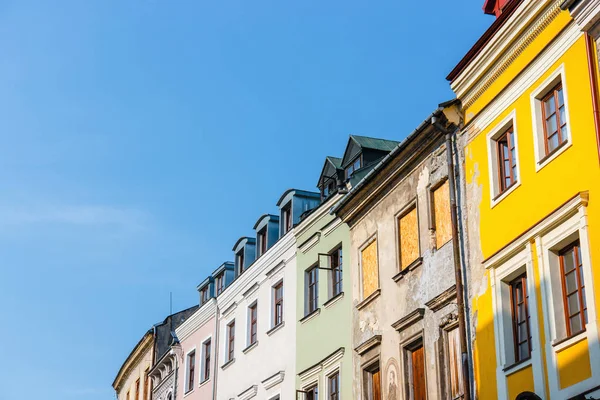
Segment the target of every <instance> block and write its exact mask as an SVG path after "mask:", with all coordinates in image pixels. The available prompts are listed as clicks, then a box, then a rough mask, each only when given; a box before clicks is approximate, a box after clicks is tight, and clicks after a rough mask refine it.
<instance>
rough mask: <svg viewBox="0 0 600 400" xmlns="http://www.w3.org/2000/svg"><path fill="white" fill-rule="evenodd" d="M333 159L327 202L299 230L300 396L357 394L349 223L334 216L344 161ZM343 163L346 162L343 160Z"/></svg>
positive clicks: (325, 183) (324, 187)
mask: <svg viewBox="0 0 600 400" xmlns="http://www.w3.org/2000/svg"><path fill="white" fill-rule="evenodd" d="M336 160H340V159H334V158H332V157H328V158H327V161H326V164H325V167H324V169H323V174H322V176H321V179H320V186H319V188H320V189H321V193H323V194H324V198H323V203H322V204H321V205H320V206H319V207H318V208H316V209H315V210H314V211H313V212H312V213H311V214H310V215H308V216H307V217H306V218H305V219H304V220H303V221H302V223H301V224H300V225H299V226H298V227H297V228H296V229H295V232H294V233H295V235H296V242H297V250H296V252H297V256H296V279H295V280H296V293H297V296H296V302H295V307H296V315H297V317H298V320H299V322H298V328H297V333H296V343H295V345H296V370H297V371H298V373H297V376H296V389H297V390H298V391H299V392H298V396H297V398H298V399H300V398H306V399H313V400H314V399H316V398H318V397H319V396H320V397H321V398H325V399H330V400H339V399H341V398H346V399H351V398H352V330H351V329H350V326H351V325H352V296H351V295H350V288H351V282H352V280H351V274H350V269H349V268H346V267H345V265H346V264H347V263H349V261H350V260H349V255H350V254H349V253H350V252H349V249H350V243H349V239H350V234H349V230H348V226H347V225H346V224H345V223H343V222H342V221H341V220H340V219H339V218H337V217H335V216H334V215H331V214H330V212H329V211H330V208H331V207H332V206H333V204H335V202H336V201H338V200H339V198H340V197H341V196H342V195H341V194H339V193H338V188H339V182H341V181H340V180H339V179H336V175H338V172H339V171H340V168H339V162H336ZM340 161H341V160H340Z"/></svg>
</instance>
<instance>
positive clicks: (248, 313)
mask: <svg viewBox="0 0 600 400" xmlns="http://www.w3.org/2000/svg"><path fill="white" fill-rule="evenodd" d="M252 307H256V342H254V343H252V342H251V337H252V324H251V323H252V312H251V308H252ZM255 344H258V300H257V299H254V300H252V301H251V302H250V304H248V307H246V348H248V347H250V346H253V345H255Z"/></svg>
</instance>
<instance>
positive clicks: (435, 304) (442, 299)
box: [425, 285, 456, 312]
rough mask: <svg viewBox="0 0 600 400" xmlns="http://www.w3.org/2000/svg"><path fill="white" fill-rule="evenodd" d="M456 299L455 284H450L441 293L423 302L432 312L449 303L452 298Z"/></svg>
mask: <svg viewBox="0 0 600 400" xmlns="http://www.w3.org/2000/svg"><path fill="white" fill-rule="evenodd" d="M454 299H456V285H452V286H451V287H449V288H448V289H446V290H444V291H443V292H442V293H440V294H438V295H437V296H435V297H434V298H433V299H431V300H429V301H428V302H426V303H425V305H426V306H427V308H429V309H430V310H431V311H433V312H437V311H439V310H441V309H442V308H444V307H445V306H446V305H448V304H450V303H451V302H452V300H454Z"/></svg>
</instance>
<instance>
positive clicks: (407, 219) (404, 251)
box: [398, 206, 421, 270]
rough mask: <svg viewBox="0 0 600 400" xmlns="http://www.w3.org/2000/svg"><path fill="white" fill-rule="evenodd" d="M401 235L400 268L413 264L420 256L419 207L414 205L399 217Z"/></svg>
mask: <svg viewBox="0 0 600 400" xmlns="http://www.w3.org/2000/svg"><path fill="white" fill-rule="evenodd" d="M398 232H399V236H400V243H399V247H400V249H399V250H400V270H403V269H404V268H406V267H408V266H409V265H411V264H412V263H413V262H415V261H416V260H417V259H418V258H419V257H420V255H421V254H420V250H419V220H418V217H417V207H416V206H413V207H411V208H410V210H408V211H407V212H405V213H404V214H403V215H402V216H401V217H400V218H398Z"/></svg>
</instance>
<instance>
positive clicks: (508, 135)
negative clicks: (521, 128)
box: [496, 126, 518, 194]
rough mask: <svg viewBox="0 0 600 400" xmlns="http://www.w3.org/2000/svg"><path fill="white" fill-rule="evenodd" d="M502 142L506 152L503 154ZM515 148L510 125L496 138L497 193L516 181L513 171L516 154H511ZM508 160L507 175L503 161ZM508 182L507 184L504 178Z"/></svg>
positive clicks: (500, 192) (508, 187) (515, 165)
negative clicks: (504, 144)
mask: <svg viewBox="0 0 600 400" xmlns="http://www.w3.org/2000/svg"><path fill="white" fill-rule="evenodd" d="M503 143H506V149H507V152H506V153H507V154H505V151H504V148H505V147H504V146H503ZM516 150H517V145H516V143H515V128H514V126H510V127H509V128H508V129H506V130H504V131H503V133H502V134H501V135H500V137H499V138H498V139H496V156H497V157H498V158H497V163H496V168H497V170H498V175H499V176H498V182H499V194H502V193H504V192H506V191H507V190H508V189H510V188H511V187H512V186H513V185H514V184H516V183H517V178H518V174H516V173H515V169H516V168H517V160H516V155H513V154H514V153H515V152H516ZM506 161H508V175H507V171H506V168H505V164H504V163H505V162H506ZM507 179H508V180H509V181H510V183H509V184H508V185H507V184H506V180H507Z"/></svg>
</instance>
